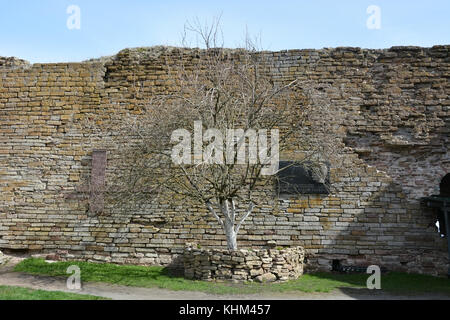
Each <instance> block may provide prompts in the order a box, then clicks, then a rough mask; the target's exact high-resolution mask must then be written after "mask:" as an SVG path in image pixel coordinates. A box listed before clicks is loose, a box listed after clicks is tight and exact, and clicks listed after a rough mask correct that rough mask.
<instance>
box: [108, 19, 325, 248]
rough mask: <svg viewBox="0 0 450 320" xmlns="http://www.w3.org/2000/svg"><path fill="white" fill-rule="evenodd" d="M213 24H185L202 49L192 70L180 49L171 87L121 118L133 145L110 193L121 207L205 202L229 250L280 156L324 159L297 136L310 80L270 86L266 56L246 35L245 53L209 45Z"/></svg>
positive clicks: (312, 160) (171, 71) (214, 35)
mask: <svg viewBox="0 0 450 320" xmlns="http://www.w3.org/2000/svg"><path fill="white" fill-rule="evenodd" d="M218 26H219V23H218V22H217V23H214V24H213V25H212V26H211V27H202V26H201V25H200V24H199V22H198V20H197V23H196V24H189V25H188V27H187V29H188V30H190V31H194V32H196V33H198V34H199V35H200V37H201V38H202V39H203V41H204V42H205V47H206V48H207V49H206V50H201V51H198V52H199V54H200V58H199V59H197V60H196V63H195V64H193V63H189V62H185V61H188V60H189V59H188V58H189V57H187V56H185V55H186V53H185V52H186V51H183V50H180V51H178V52H179V54H180V56H179V58H178V59H177V60H176V61H177V64H176V65H173V64H172V65H167V68H168V72H169V74H171V75H173V77H174V79H175V80H176V81H175V88H176V89H174V90H172V91H171V92H166V93H163V94H155V95H153V97H152V98H151V99H150V101H147V103H146V104H145V107H144V108H143V111H142V112H141V114H139V115H138V116H136V117H130V118H128V119H127V120H124V119H123V118H122V119H121V121H122V123H123V124H124V126H125V127H126V128H125V129H126V130H127V131H128V132H130V133H131V135H132V136H134V137H136V139H135V142H134V143H132V144H130V145H131V147H130V148H125V147H124V149H123V154H124V161H126V167H127V168H128V170H125V171H124V172H122V174H121V175H120V177H119V178H118V179H116V180H115V181H114V190H115V192H114V194H113V196H114V197H116V198H117V190H119V189H120V192H121V196H120V199H127V200H128V201H139V199H148V198H153V197H158V196H159V195H161V194H165V195H166V196H167V195H168V194H173V195H174V197H175V196H176V195H178V196H180V197H182V198H183V199H190V200H193V201H195V202H197V203H199V204H203V205H204V206H205V207H206V208H207V209H208V210H209V212H210V214H211V215H212V216H214V217H215V219H216V220H217V222H218V223H219V224H220V226H221V227H222V228H223V230H224V232H225V235H226V239H227V246H228V248H229V249H231V250H235V249H237V234H238V233H239V230H240V228H241V226H242V224H243V222H244V221H245V220H246V219H247V218H248V217H249V215H250V214H251V213H252V212H253V211H254V208H255V206H257V204H258V195H257V194H258V192H257V191H258V190H262V189H264V188H267V186H271V185H273V183H274V180H275V178H276V174H277V173H278V171H279V169H278V157H279V156H280V155H281V157H283V156H284V155H285V154H290V153H291V152H292V151H293V150H304V152H302V153H301V155H299V156H298V159H293V160H296V161H297V163H298V162H306V161H308V163H313V164H314V163H319V162H320V160H321V159H322V157H321V156H319V154H320V152H319V151H320V150H318V149H317V148H315V147H314V146H313V145H311V144H310V143H309V142H308V140H307V139H304V137H302V133H303V131H304V130H303V129H302V128H305V125H306V124H305V121H307V118H306V117H305V112H306V109H307V105H308V97H307V96H305V94H303V93H302V92H303V91H304V90H302V87H304V86H307V85H308V83H307V82H300V81H297V80H295V79H294V80H290V81H281V80H280V81H274V80H273V78H272V77H271V75H270V61H269V58H270V57H269V56H268V55H267V56H266V55H265V54H264V52H259V51H258V50H257V49H256V47H255V46H254V45H253V43H254V42H253V41H250V40H249V38H247V41H246V48H245V49H235V50H230V49H224V48H215V46H216V45H217V36H218V35H219V31H218ZM172 54H173V52H172ZM324 107H326V106H324ZM316 112H317V110H316ZM230 129H231V130H230ZM192 135H193V139H192ZM269 141H270V143H269ZM192 145H193V148H192ZM319 167H320V166H319ZM316 171H317V172H319V174H320V173H322V172H323V170H316ZM239 207H240V208H241V209H239Z"/></svg>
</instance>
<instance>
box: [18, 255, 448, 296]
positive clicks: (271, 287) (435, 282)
mask: <svg viewBox="0 0 450 320" xmlns="http://www.w3.org/2000/svg"><path fill="white" fill-rule="evenodd" d="M70 265H78V266H79V267H80V270H81V280H82V281H91V282H107V283H114V284H121V285H127V286H136V287H158V288H164V289H169V290H188V291H202V292H207V293H215V294H249V293H261V292H295V291H302V292H330V291H333V290H335V289H337V288H365V287H366V280H367V278H368V277H369V275H368V274H336V273H314V274H305V275H303V276H302V277H300V278H299V279H297V280H292V281H287V282H283V283H267V284H259V283H246V284H231V283H219V282H207V281H195V280H187V279H184V278H182V277H174V276H171V275H170V274H169V273H168V272H167V270H166V269H165V268H163V267H157V266H151V267H145V266H131V265H115V264H107V263H105V264H99V263H89V262H78V261H68V262H55V263H47V262H45V260H44V259H35V258H30V259H26V260H23V261H22V262H20V263H19V264H18V265H16V267H15V269H14V270H15V271H20V272H26V273H32V274H44V275H50V276H63V277H67V276H69V275H68V274H67V273H66V270H67V267H69V266H70ZM381 287H382V290H384V291H388V292H392V293H399V294H400V293H402V294H405V293H444V294H449V295H450V280H449V279H447V278H438V277H432V276H426V275H417V274H406V273H397V272H391V273H387V274H383V275H382V277H381Z"/></svg>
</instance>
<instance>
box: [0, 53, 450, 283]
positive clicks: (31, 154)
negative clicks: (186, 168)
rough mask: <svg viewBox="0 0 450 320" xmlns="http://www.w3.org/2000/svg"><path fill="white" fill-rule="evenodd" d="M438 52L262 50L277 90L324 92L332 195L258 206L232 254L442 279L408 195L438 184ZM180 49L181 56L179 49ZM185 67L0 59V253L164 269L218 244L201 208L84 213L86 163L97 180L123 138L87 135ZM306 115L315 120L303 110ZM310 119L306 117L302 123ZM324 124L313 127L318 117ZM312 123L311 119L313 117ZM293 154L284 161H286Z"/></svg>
mask: <svg viewBox="0 0 450 320" xmlns="http://www.w3.org/2000/svg"><path fill="white" fill-rule="evenodd" d="M449 49H450V46H435V47H432V48H419V47H393V48H390V49H386V50H367V49H360V48H336V49H322V50H289V51H281V52H263V53H260V54H261V55H263V56H265V57H267V58H268V59H269V60H270V62H271V68H270V73H271V75H272V76H273V78H274V79H275V80H276V81H287V80H292V79H295V78H298V79H300V80H308V79H309V80H313V81H314V82H316V83H317V84H324V85H327V87H325V89H324V90H325V91H326V92H327V94H328V97H329V99H330V102H331V104H330V107H329V113H328V114H327V115H326V119H327V121H331V122H332V123H333V125H334V128H335V130H333V131H330V132H323V130H321V123H320V121H318V122H317V123H313V131H314V132H316V133H317V136H318V139H319V140H320V139H332V140H333V141H336V144H337V145H339V146H340V154H341V155H342V157H343V159H344V160H343V161H342V162H341V163H340V164H339V165H338V164H334V166H333V165H332V169H331V176H330V177H331V183H332V192H331V193H330V194H329V195H326V196H325V195H313V194H311V195H303V196H295V197H290V198H282V199H273V198H272V197H270V196H271V195H273V190H266V191H265V192H266V193H264V192H263V193H262V196H264V195H266V197H263V198H265V201H264V202H263V203H262V204H261V205H260V206H259V207H258V208H256V212H255V214H254V215H252V216H251V217H250V218H249V219H248V220H247V222H246V223H245V224H244V225H243V228H242V229H241V230H242V231H241V232H240V234H239V235H238V244H239V245H240V246H241V247H243V248H250V247H252V248H259V247H265V246H266V244H267V242H268V241H270V240H274V241H275V242H276V243H277V245H278V246H303V247H304V248H305V251H306V257H305V262H306V268H307V270H309V271H311V270H317V269H319V270H330V268H331V261H332V260H333V259H339V260H341V261H342V263H343V264H347V265H367V264H378V265H380V266H384V267H387V268H390V269H393V270H405V271H413V272H423V273H429V274H445V273H446V271H447V266H448V256H447V245H446V239H443V238H440V236H439V234H438V232H437V230H436V227H435V226H434V223H435V215H434V213H433V212H432V211H430V210H429V209H424V208H422V207H421V206H420V204H419V199H420V197H423V196H428V195H431V194H437V193H439V182H440V180H441V179H442V177H443V176H444V175H445V174H446V173H448V172H450V153H449V147H448V146H449V131H450V125H449V121H450V120H449V119H450V107H449V104H450V103H449V102H450V100H449V97H448V93H449V83H448V78H449V74H450V68H449V57H448V52H449ZM180 50H181V51H180ZM180 52H181V53H182V54H183V59H184V60H185V63H188V64H189V65H192V66H195V65H196V64H197V63H198V59H201V58H200V57H201V55H200V54H199V51H196V50H187V49H174V48H163V47H154V48H139V49H125V50H122V51H121V52H119V53H118V54H117V55H116V56H114V57H111V58H108V59H104V60H98V61H95V60H94V61H90V62H83V63H58V64H33V65H30V64H28V63H27V62H26V61H23V60H18V59H11V58H0V249H2V250H4V249H10V250H13V249H16V250H17V249H24V250H31V251H33V250H35V251H44V252H58V253H59V254H60V255H61V257H62V258H77V259H85V260H94V261H109V262H115V263H141V264H153V263H158V264H171V263H173V264H176V263H177V259H176V257H177V255H178V254H181V253H182V252H183V248H184V243H185V242H196V243H199V244H200V245H202V246H203V247H216V246H222V245H224V244H225V236H224V235H223V233H222V231H221V229H220V228H219V226H218V225H216V223H215V220H214V218H213V217H210V216H209V215H208V213H207V212H206V210H205V209H204V208H202V207H201V206H198V205H195V204H187V203H184V204H182V203H181V204H180V205H177V206H173V205H169V203H168V202H165V201H164V200H162V201H160V202H159V203H158V204H155V205H153V206H151V207H149V209H148V210H145V211H139V212H137V211H136V212H135V211H133V210H130V212H129V213H128V214H120V215H119V214H116V213H114V208H112V207H111V205H109V204H108V203H105V210H104V211H105V212H104V214H101V215H96V216H92V215H90V214H89V212H88V205H89V192H88V187H87V185H88V182H89V179H90V173H91V166H92V164H91V161H92V152H93V151H94V150H98V149H104V150H106V151H107V158H108V162H107V169H106V170H107V176H108V175H109V174H110V173H111V172H114V170H115V168H117V166H118V164H117V162H116V158H115V155H116V154H117V152H118V150H120V147H121V146H122V145H123V144H125V143H128V142H129V141H130V139H131V137H129V136H127V134H126V132H116V133H114V134H108V135H105V134H104V133H102V132H99V131H95V130H91V129H90V128H87V127H86V126H85V125H84V123H85V122H83V121H85V120H86V119H88V118H89V119H92V121H93V123H95V124H96V125H97V126H98V127H101V126H102V123H103V121H106V120H107V119H109V118H110V117H112V115H117V114H121V113H123V114H126V113H136V114H138V110H139V107H140V106H141V105H143V104H145V103H146V101H148V98H149V97H151V96H152V95H153V94H154V93H155V92H166V91H167V90H176V88H175V84H174V81H173V76H172V73H171V72H172V71H171V69H170V66H171V65H174V64H177V63H179V60H178V59H179V54H180ZM312 110H313V111H312V112H313V113H314V109H312ZM312 116H313V117H312V118H313V119H314V114H312ZM322 116H323V115H320V117H316V119H317V118H321V117H322ZM318 120H319V119H318ZM293 156H294V155H293Z"/></svg>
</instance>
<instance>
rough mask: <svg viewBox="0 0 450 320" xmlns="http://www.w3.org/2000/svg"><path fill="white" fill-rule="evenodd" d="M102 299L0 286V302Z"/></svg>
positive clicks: (83, 295) (60, 292) (99, 298)
mask: <svg viewBox="0 0 450 320" xmlns="http://www.w3.org/2000/svg"><path fill="white" fill-rule="evenodd" d="M103 299H104V298H101V297H96V296H90V295H85V294H76V293H68V292H62V291H45V290H33V289H27V288H21V287H11V286H0V300H103Z"/></svg>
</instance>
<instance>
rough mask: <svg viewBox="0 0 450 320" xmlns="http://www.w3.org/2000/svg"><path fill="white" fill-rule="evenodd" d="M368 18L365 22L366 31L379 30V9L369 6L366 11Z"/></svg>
mask: <svg viewBox="0 0 450 320" xmlns="http://www.w3.org/2000/svg"><path fill="white" fill-rule="evenodd" d="M366 13H367V14H370V16H369V17H368V18H367V20H366V26H367V29H381V8H380V7H379V6H376V5H373V4H372V5H370V6H368V7H367V9H366Z"/></svg>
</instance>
